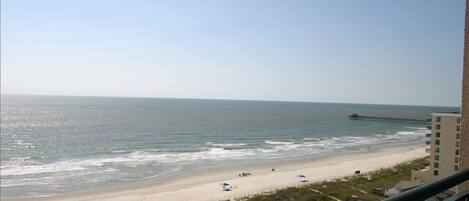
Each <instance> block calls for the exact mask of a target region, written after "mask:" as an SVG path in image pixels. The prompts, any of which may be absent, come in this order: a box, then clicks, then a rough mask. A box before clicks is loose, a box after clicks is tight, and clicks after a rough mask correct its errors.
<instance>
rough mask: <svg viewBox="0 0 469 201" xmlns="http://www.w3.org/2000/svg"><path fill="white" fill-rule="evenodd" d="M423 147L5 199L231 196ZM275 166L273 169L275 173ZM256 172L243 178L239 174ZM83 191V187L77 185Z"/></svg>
mask: <svg viewBox="0 0 469 201" xmlns="http://www.w3.org/2000/svg"><path fill="white" fill-rule="evenodd" d="M425 155H426V154H425V148H424V147H423V146H422V145H406V146H397V147H386V148H380V149H375V150H371V151H369V152H366V153H351V154H345V155H335V156H326V157H322V158H319V159H301V160H291V161H277V162H271V163H264V164H254V165H243V166H236V167H229V168H215V169H208V170H200V171H195V172H191V173H181V174H179V175H178V176H174V177H170V178H166V179H162V180H154V181H147V182H141V183H138V184H130V185H122V186H117V187H108V188H102V189H98V190H95V191H87V192H76V193H67V194H63V195H59V196H55V197H44V198H27V199H5V200H28V201H32V200H56V201H79V200H80V201H82V200H99V201H111V200H113V201H116V200H117V201H130V200H135V201H137V200H139V201H144V200H159V201H166V200H167V201H174V200H185V201H186V200H187V201H189V200H191V201H209V200H227V199H234V198H239V197H243V196H248V195H252V194H257V193H260V192H268V191H272V190H275V189H279V188H283V187H288V186H295V185H302V184H304V183H302V182H299V181H298V179H297V178H296V175H298V174H303V175H305V176H306V179H308V181H309V182H315V181H322V180H329V179H336V178H340V177H344V176H348V175H352V174H353V173H354V171H355V170H361V172H368V171H373V170H378V169H380V168H386V167H392V166H394V165H396V164H398V163H402V162H405V161H410V160H413V159H417V158H421V157H424V156H425ZM272 168H275V171H272ZM243 171H244V172H251V173H252V175H250V176H246V177H239V176H238V174H239V173H240V172H243ZM221 182H227V183H229V184H231V186H232V187H233V189H232V191H222V188H221V186H220V185H219V184H220V183H221ZM77 191H79V189H77Z"/></svg>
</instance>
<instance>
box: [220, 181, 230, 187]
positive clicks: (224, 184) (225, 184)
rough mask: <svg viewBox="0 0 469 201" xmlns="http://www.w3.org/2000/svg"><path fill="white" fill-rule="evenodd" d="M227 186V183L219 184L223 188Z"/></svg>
mask: <svg viewBox="0 0 469 201" xmlns="http://www.w3.org/2000/svg"><path fill="white" fill-rule="evenodd" d="M229 185H230V184H229V183H226V182H222V183H220V186H223V187H225V186H229Z"/></svg>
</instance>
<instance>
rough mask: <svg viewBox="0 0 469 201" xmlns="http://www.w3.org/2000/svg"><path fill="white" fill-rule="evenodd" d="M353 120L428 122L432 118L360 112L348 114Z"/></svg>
mask: <svg viewBox="0 0 469 201" xmlns="http://www.w3.org/2000/svg"><path fill="white" fill-rule="evenodd" d="M348 117H349V118H350V119H351V120H372V121H406V122H415V123H428V122H431V119H410V118H397V117H377V116H363V115H359V114H356V113H354V114H351V115H349V116H348Z"/></svg>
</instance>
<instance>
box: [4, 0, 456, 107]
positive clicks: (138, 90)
mask: <svg viewBox="0 0 469 201" xmlns="http://www.w3.org/2000/svg"><path fill="white" fill-rule="evenodd" d="M464 6H465V3H464V0H451V1H444V0H438V1H437V0H378V1H377V0H355V1H349V0H304V1H303V0H294V1H285V0H210V1H206V0H197V1H193V0H186V1H181V0H168V1H163V0H161V1H159V0H70V1H63V0H41V1H37V0H2V1H1V93H2V94H48V95H76V96H80V95H84V96H130V97H171V98H207V99H242V100H275V101H307V102H345V103H375V104H404V105H435V106H459V105H460V100H461V80H462V56H463V39H464V35H463V34H464Z"/></svg>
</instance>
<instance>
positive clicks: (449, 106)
mask: <svg viewBox="0 0 469 201" xmlns="http://www.w3.org/2000/svg"><path fill="white" fill-rule="evenodd" d="M0 96H47V97H82V98H135V99H167V100H198V101H204V100H205V101H239V102H272V103H319V104H344V105H376V106H400V107H402V106H404V107H405V106H409V107H447V108H453V109H454V108H459V109H460V108H461V106H454V105H418V104H398V103H359V102H334V101H330V102H328V101H295V100H271V99H230V98H202V97H161V96H112V95H109V96H108V95H68V94H22V93H0Z"/></svg>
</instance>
